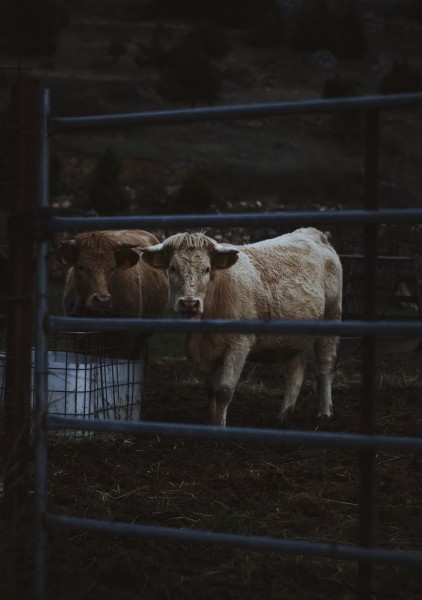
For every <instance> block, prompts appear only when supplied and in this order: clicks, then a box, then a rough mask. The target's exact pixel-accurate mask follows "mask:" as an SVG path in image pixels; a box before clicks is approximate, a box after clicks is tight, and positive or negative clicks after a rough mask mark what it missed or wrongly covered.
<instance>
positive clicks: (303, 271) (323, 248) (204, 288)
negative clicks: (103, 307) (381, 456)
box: [142, 228, 342, 425]
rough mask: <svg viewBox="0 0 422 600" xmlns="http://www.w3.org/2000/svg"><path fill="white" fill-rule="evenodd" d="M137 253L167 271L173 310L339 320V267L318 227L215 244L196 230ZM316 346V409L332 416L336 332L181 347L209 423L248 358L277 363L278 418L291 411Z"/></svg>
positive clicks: (233, 337)
mask: <svg viewBox="0 0 422 600" xmlns="http://www.w3.org/2000/svg"><path fill="white" fill-rule="evenodd" d="M142 258H143V260H144V261H145V262H147V263H148V264H149V265H151V266H153V267H155V268H157V269H167V270H168V273H169V283H170V298H171V302H172V305H173V307H174V309H175V310H176V312H177V313H179V314H180V315H182V316H183V317H188V318H211V319H336V320H338V319H340V318H341V305H342V267H341V263H340V260H339V257H338V255H337V253H336V252H335V250H334V249H333V248H332V246H331V245H330V244H329V242H328V240H327V238H326V236H325V235H324V234H323V233H321V232H320V231H318V230H317V229H313V228H307V229H298V230H296V231H294V232H293V233H289V234H287V235H282V236H280V237H276V238H274V239H270V240H265V241H262V242H258V243H255V244H249V245H244V246H234V245H230V244H219V243H217V242H216V241H215V240H213V239H211V238H209V237H207V236H206V235H203V234H202V233H194V234H189V233H180V234H177V235H173V236H171V237H169V238H168V239H166V240H164V242H163V243H161V244H158V245H156V246H150V247H149V248H145V250H144V252H143V254H142ZM311 346H314V350H315V359H316V374H317V378H318V396H319V402H320V404H319V415H326V416H331V414H332V402H331V379H332V371H333V368H334V364H335V360H336V352H337V338H336V337H334V336H322V337H316V338H315V337H314V336H310V335H295V336H294V335H267V334H260V333H256V334H190V335H188V336H187V339H186V353H187V356H188V358H189V359H190V360H192V361H193V363H194V365H195V366H196V368H197V369H198V371H199V373H200V374H201V376H202V377H203V378H204V380H205V384H206V388H207V393H208V398H209V401H210V409H211V422H212V423H213V424H214V425H225V423H226V414H227V407H228V405H229V403H230V401H231V399H232V396H233V393H234V390H235V386H236V384H237V382H238V380H239V377H240V374H241V372H242V369H243V366H244V364H245V361H246V359H247V357H250V358H253V359H257V360H263V361H268V360H271V361H278V360H279V361H281V362H283V363H284V365H285V374H286V390H285V394H284V399H283V401H282V404H281V410H280V414H279V418H280V419H283V418H284V416H285V415H286V413H287V412H288V411H290V410H293V409H294V406H295V403H296V399H297V397H298V394H299V391H300V388H301V386H302V381H303V377H304V372H305V359H304V351H305V350H306V349H307V348H309V347H311Z"/></svg>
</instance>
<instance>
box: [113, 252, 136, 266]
mask: <svg viewBox="0 0 422 600" xmlns="http://www.w3.org/2000/svg"><path fill="white" fill-rule="evenodd" d="M114 256H115V258H116V265H117V267H118V268H119V269H123V270H125V269H130V267H133V266H134V265H136V263H137V262H138V261H139V253H138V252H136V251H135V250H133V249H132V248H116V250H115V252H114Z"/></svg>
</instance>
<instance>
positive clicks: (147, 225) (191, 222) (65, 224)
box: [45, 208, 422, 234]
mask: <svg viewBox="0 0 422 600" xmlns="http://www.w3.org/2000/svg"><path fill="white" fill-rule="evenodd" d="M365 223H385V224H388V223H422V209H421V208H411V209H410V208H408V209H398V208H391V209H383V210H327V211H306V212H305V211H303V212H302V211H286V212H272V213H248V214H237V213H234V214H224V215H214V214H212V215H162V216H127V217H101V218H98V217H87V216H71V215H69V216H64V215H56V214H54V213H53V214H52V215H51V217H50V218H49V220H48V222H47V223H46V224H45V231H46V234H52V233H56V232H58V231H91V230H94V229H137V228H143V229H154V228H158V229H171V228H175V229H179V230H180V228H182V227H185V228H188V229H189V228H193V227H272V228H274V227H277V226H279V227H285V226H289V227H299V226H300V227H318V226H321V225H338V224H340V225H364V224H365Z"/></svg>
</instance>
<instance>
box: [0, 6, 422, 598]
mask: <svg viewBox="0 0 422 600" xmlns="http://www.w3.org/2000/svg"><path fill="white" fill-rule="evenodd" d="M0 14H1V17H2V18H1V19H0V106H1V111H2V112H1V123H0V146H1V148H0V183H2V186H1V190H2V194H1V197H0V210H1V214H0V216H1V219H0V226H1V229H0V241H1V240H5V236H6V232H5V224H4V223H5V217H6V216H7V214H8V212H9V210H10V207H11V195H10V188H9V187H8V186H7V185H4V184H5V183H7V182H8V181H9V180H10V168H11V163H10V159H11V153H10V142H11V138H10V136H11V131H10V129H9V128H8V127H7V125H8V124H9V123H10V115H9V109H10V106H9V102H10V85H11V83H12V81H13V79H14V77H15V76H16V71H15V70H14V69H15V68H16V67H17V65H18V64H20V65H21V66H22V67H23V68H24V69H25V73H30V74H31V75H32V76H34V77H37V78H39V79H40V80H41V81H42V82H44V83H45V85H46V86H48V87H49V88H50V89H51V92H52V108H53V112H54V113H55V114H58V115H90V114H106V113H112V112H127V111H133V110H136V111H143V110H145V111H149V110H164V109H171V108H181V107H190V106H203V105H215V106H217V105H226V104H230V105H236V104H243V103H255V102H273V101H276V102H279V101H284V100H301V99H309V98H329V97H341V96H350V95H368V94H370V95H372V94H383V93H396V92H399V93H400V92H408V91H422V10H421V3H420V1H419V0H401V1H399V0H397V1H393V0H391V1H385V2H382V1H375V0H374V1H371V0H362V1H361V2H358V1H354V0H342V1H335V0H306V1H303V2H301V1H300V0H278V1H277V0H265V1H264V0H214V1H213V2H207V1H206V0H196V1H193V0H183V1H182V0H178V1H177V2H176V1H172V0H151V1H141V0H119V1H118V2H117V1H116V0H102V1H101V2H99V1H98V0H69V1H67V2H60V1H59V0H21V2H20V4H18V3H17V2H14V1H13V0H0ZM421 110H422V109H412V110H394V111H388V112H385V113H382V115H381V135H380V139H381V147H380V148H381V152H380V178H379V203H380V206H381V207H403V208H408V207H420V206H421V197H420V194H421V189H422V172H421V168H420V165H421V163H422V160H421V159H422V144H421V139H422V136H421V121H422V112H421ZM363 127H364V118H363V115H362V114H360V113H354V112H352V113H346V114H335V115H323V116H322V115H317V116H314V115H303V116H286V117H274V118H263V119H259V120H240V121H225V122H221V123H198V124H191V125H177V126H176V125H172V126H162V127H161V126H160V127H158V126H157V127H149V128H148V127H144V128H139V127H138V128H120V129H118V130H106V131H95V130H91V131H85V132H78V133H72V134H66V135H55V136H53V137H52V139H51V145H52V171H51V190H52V203H53V205H54V206H55V207H57V208H58V209H65V210H67V209H76V210H81V211H86V212H89V213H91V214H92V213H97V214H100V215H105V214H145V215H147V214H174V213H182V214H183V213H201V212H203V213H209V212H245V211H254V212H255V211H257V212H264V211H273V210H277V211H278V210H281V211H282V210H308V209H313V210H329V209H343V208H344V209H345V208H360V207H362V206H363V203H364V193H365V192H364V189H365V188H364V170H363V165H364V161H363V148H364V138H363V131H364V129H363ZM282 232H283V229H282V228H273V229H263V228H259V229H242V228H232V229H231V230H230V231H229V230H219V231H216V230H214V231H213V230H210V233H211V234H213V235H215V236H216V237H218V239H226V240H232V241H234V242H243V241H250V240H252V241H254V240H258V239H262V238H264V237H266V236H272V235H276V234H278V233H282ZM156 233H157V235H158V236H159V237H164V236H165V235H166V234H168V233H171V232H167V231H157V232H156ZM332 234H333V242H334V244H335V246H336V248H337V249H338V250H339V251H341V252H354V251H359V250H361V249H362V235H361V230H360V229H359V228H354V227H341V228H334V229H333V231H332ZM421 235H422V231H421V226H420V225H419V224H409V225H406V226H402V227H394V226H388V227H381V228H380V234H379V249H380V252H381V253H385V254H394V255H396V254H401V255H416V254H418V253H419V254H420V247H421ZM63 276H64V274H63V272H62V271H61V270H59V269H58V268H57V267H56V266H55V264H54V263H52V285H51V289H50V292H51V293H50V296H51V298H50V306H51V307H52V310H53V311H54V312H59V311H61V294H62V285H63ZM181 347H182V341H181V339H180V338H174V337H172V336H162V337H161V338H160V339H157V338H156V339H155V340H154V341H153V342H152V343H151V347H150V361H149V364H148V368H147V372H146V379H145V389H144V396H143V415H144V418H146V419H150V420H162V421H182V422H193V423H197V422H204V420H205V407H204V391H203V390H202V386H201V384H200V383H199V382H198V381H197V380H196V378H195V377H194V376H193V375H192V373H191V370H190V367H189V365H188V364H187V363H186V361H185V360H184V359H183V358H182V352H181ZM361 366H362V365H361V362H360V357H359V356H357V357H352V358H351V357H342V360H341V361H340V362H339V367H338V371H337V374H336V378H335V382H334V405H335V414H334V418H333V420H332V422H331V423H327V422H320V421H319V420H318V419H316V417H315V413H316V408H315V383H314V381H313V379H312V377H311V370H310V373H309V376H308V378H307V380H306V382H305V386H304V391H303V394H302V395H301V400H300V401H299V405H298V413H297V414H296V415H294V416H293V417H292V419H291V421H289V422H288V423H286V425H285V426H286V427H288V428H294V429H305V430H316V429H329V430H333V431H344V432H354V431H358V430H359V427H360V401H361V399H360V383H361V381H360V369H361ZM279 375H280V374H279V367H276V368H272V367H268V366H252V365H249V366H248V367H247V368H246V370H245V373H244V375H243V377H242V381H241V385H240V387H239V390H238V392H237V394H236V398H235V400H234V402H233V406H232V407H231V411H230V415H229V423H230V424H232V425H242V426H251V427H272V426H274V425H275V421H274V415H275V414H276V412H277V405H278V402H279V396H280V395H281V393H282V381H280V379H279ZM421 384H422V372H421V362H420V354H417V353H411V354H403V355H398V354H395V355H391V356H390V355H388V356H383V357H380V361H379V368H378V371H377V387H378V392H377V432H379V433H385V434H400V435H419V434H420V428H421V412H420V389H421ZM50 450H51V464H50V492H51V496H50V502H51V508H52V509H54V510H55V511H58V512H61V513H64V514H67V513H69V514H79V515H82V516H89V517H98V516H100V517H105V518H111V519H116V520H125V521H128V522H143V523H151V524H164V525H172V526H173V525H174V526H185V527H192V528H195V527H196V528H205V529H209V530H216V531H231V532H235V533H247V534H249V533H250V534H252V533H258V534H261V535H273V536H280V537H290V536H291V537H294V538H300V539H318V540H329V541H340V542H343V543H356V541H357V518H358V507H357V502H358V497H357V490H358V461H357V455H356V453H352V452H345V451H344V452H340V451H338V452H334V451H330V452H327V451H315V450H308V449H304V448H298V449H291V448H284V447H282V448H273V447H269V446H267V445H265V444H262V445H260V446H257V447H254V448H251V447H248V446H247V445H246V444H228V445H227V446H225V445H222V444H214V443H213V444H211V443H204V442H195V443H193V442H186V441H181V440H175V441H172V440H171V441H163V440H159V439H155V440H139V439H138V440H135V439H130V438H126V437H124V438H123V437H119V436H115V437H113V436H109V437H106V438H91V439H89V440H83V441H82V440H80V441H76V442H75V440H66V439H65V440H63V439H60V438H57V439H56V440H55V441H54V442H53V443H52V446H51V448H50ZM376 466H377V480H376V484H375V486H376V490H375V491H376V514H375V516H376V536H375V537H376V539H375V542H376V544H378V545H381V546H383V547H392V548H401V549H419V550H420V539H421V535H422V520H421V498H420V490H421V486H422V481H421V463H420V457H419V456H417V455H412V454H409V455H396V454H392V453H379V454H377V457H376ZM31 526H32V525H31V523H30V524H29V525H28V527H29V528H31ZM51 542H52V543H51V547H50V553H49V581H50V588H49V597H51V598H62V599H63V600H65V599H66V598H67V597H69V598H70V597H72V598H73V597H74V596H75V594H77V595H78V596H79V597H81V598H99V597H101V598H103V599H105V600H107V599H108V598H113V599H115V598H119V600H125V599H127V600H133V599H134V598H139V597H142V598H183V599H186V598H194V597H195V598H210V599H212V598H216V597H221V598H227V599H232V598H239V597H241V596H244V597H246V598H250V599H255V598H256V599H258V598H259V599H261V598H264V597H265V598H289V600H292V599H295V598H298V599H299V598H300V599H304V598H309V599H311V598H312V599H314V598H320V599H324V600H328V599H332V598H334V597H336V598H342V599H348V598H354V597H355V585H356V580H355V575H356V569H355V565H354V564H353V563H350V564H349V563H334V562H331V561H321V560H318V559H306V558H304V557H301V556H299V557H292V556H288V557H281V556H277V555H267V554H263V555H261V554H255V553H249V552H244V551H234V552H232V551H227V550H225V551H222V550H221V549H220V548H212V549H210V548H204V547H199V548H198V547H191V546H190V545H188V544H182V545H176V546H174V545H173V546H172V545H170V544H168V543H154V542H151V541H147V540H140V541H139V540H138V541H132V540H121V539H120V540H116V539H114V538H109V537H96V536H93V535H92V536H91V535H89V536H88V535H86V534H74V535H73V534H72V535H69V536H64V537H63V536H62V535H61V534H59V533H57V534H54V535H53V536H52V539H51ZM6 550H7V548H6ZM6 555H7V553H6ZM5 565H6V568H7V563H5ZM418 575H419V574H418V573H417V572H415V570H412V569H405V568H385V567H382V566H380V567H377V568H376V569H375V578H374V594H375V597H379V598H383V599H384V598H386V599H389V598H391V599H400V600H411V599H412V600H413V599H416V598H421V597H422V589H421V584H420V577H419V576H418ZM32 577H33V564H32V563H31V561H29V563H28V564H25V565H23V568H22V581H23V587H24V588H25V586H26V585H27V587H28V588H30V587H31V582H32Z"/></svg>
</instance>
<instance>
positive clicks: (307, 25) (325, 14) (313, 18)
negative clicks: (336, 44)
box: [295, 0, 334, 52]
mask: <svg viewBox="0 0 422 600" xmlns="http://www.w3.org/2000/svg"><path fill="white" fill-rule="evenodd" d="M333 29H334V24H333V17H332V14H331V11H330V9H329V7H328V4H327V2H326V0H309V1H307V2H303V3H302V5H301V6H300V8H299V10H298V13H297V15H296V25H295V44H296V48H297V49H298V50H299V51H301V52H316V51H317V50H323V49H329V50H331V48H332V46H333Z"/></svg>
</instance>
